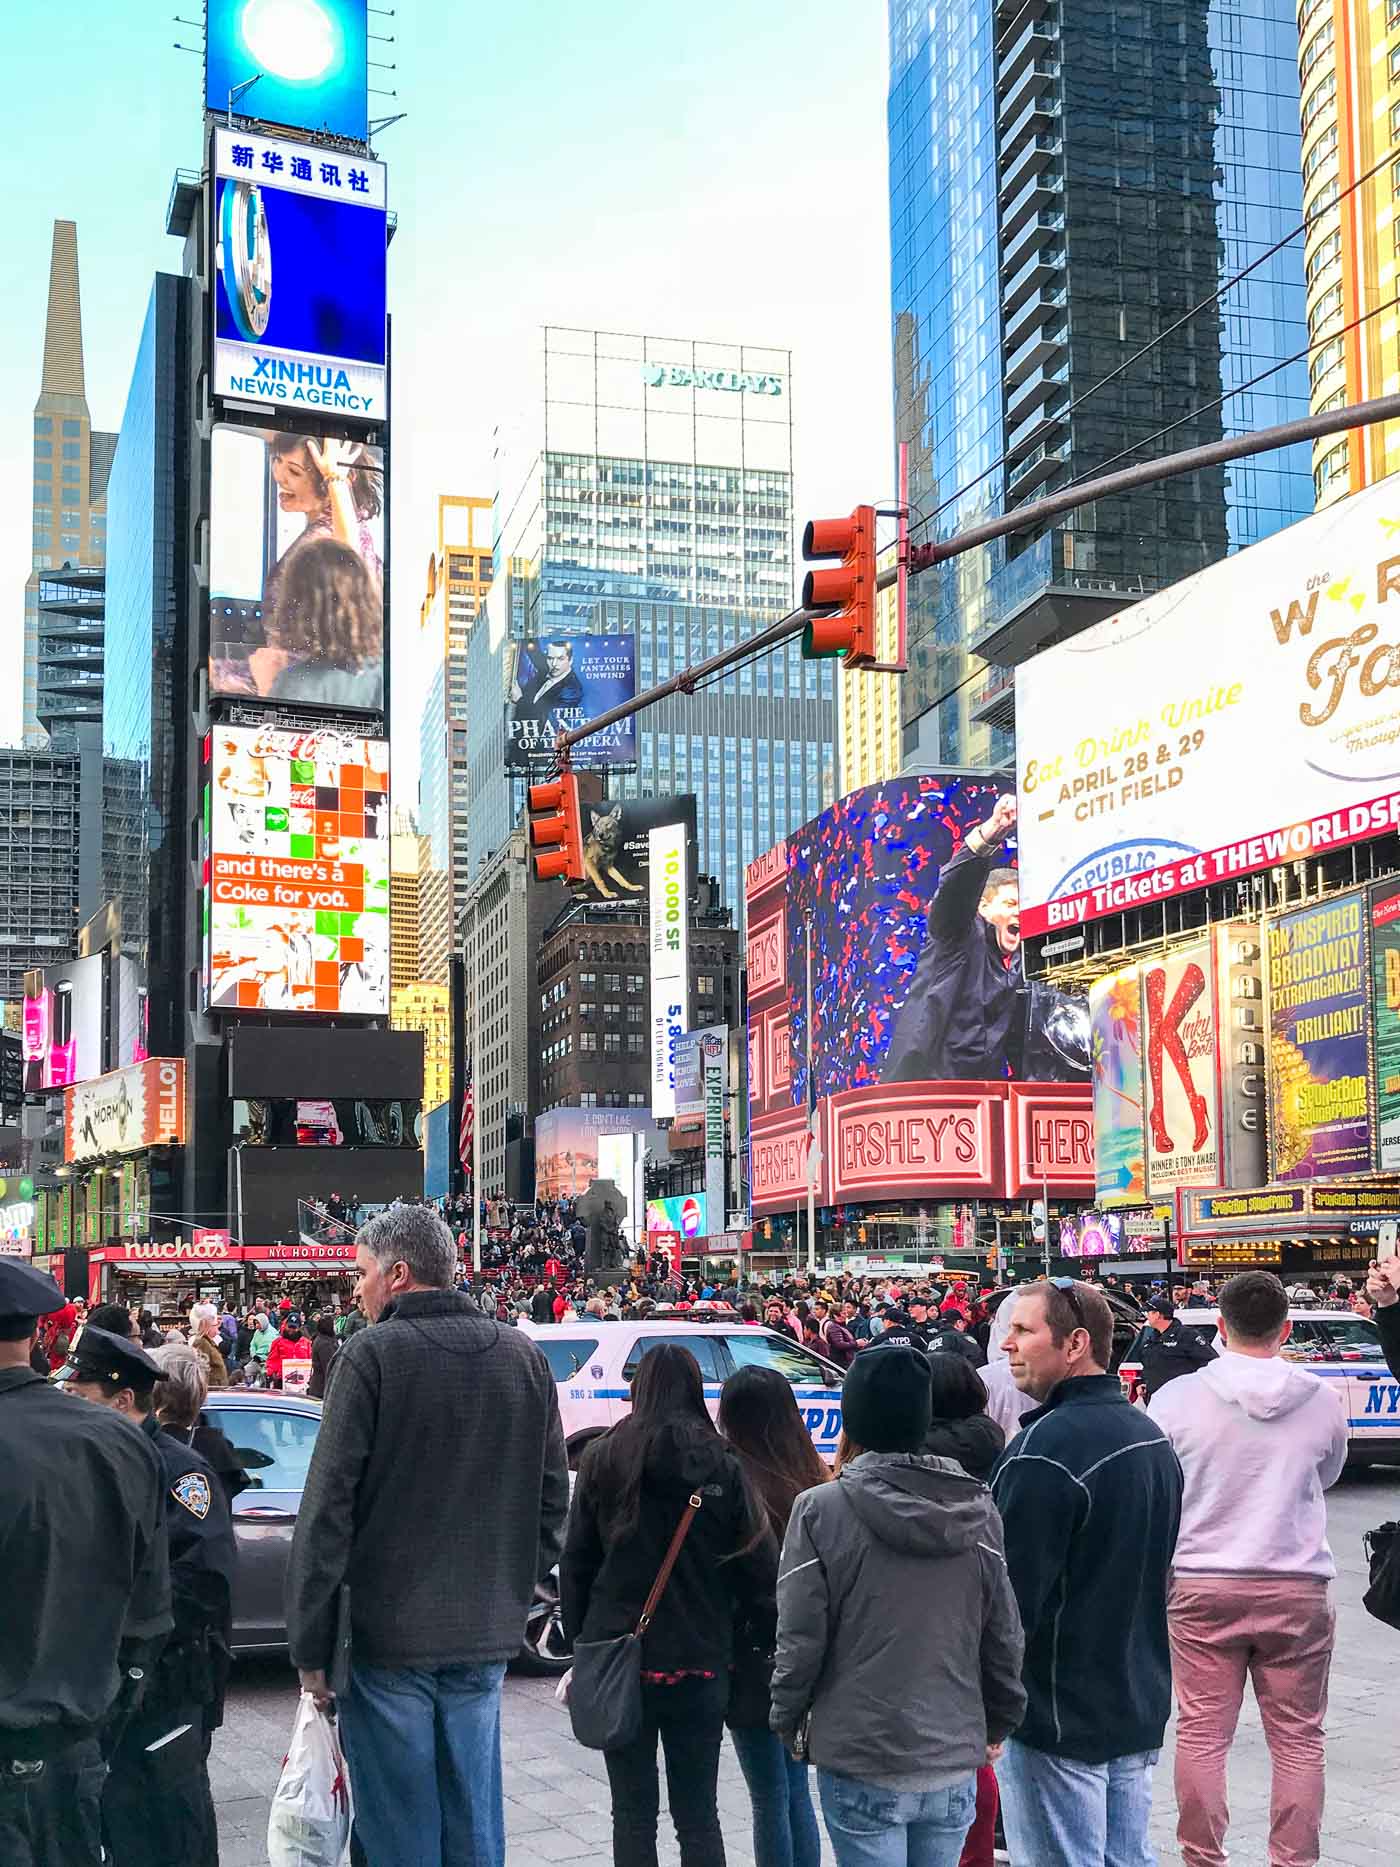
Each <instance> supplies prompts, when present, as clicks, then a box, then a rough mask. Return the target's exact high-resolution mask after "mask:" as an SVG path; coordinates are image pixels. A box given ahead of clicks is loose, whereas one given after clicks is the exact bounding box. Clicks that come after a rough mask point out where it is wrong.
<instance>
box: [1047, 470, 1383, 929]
mask: <svg viewBox="0 0 1400 1867" xmlns="http://www.w3.org/2000/svg"><path fill="white" fill-rule="evenodd" d="M1397 528H1400V480H1397V479H1389V480H1382V481H1380V482H1378V483H1377V484H1376V485H1375V486H1372V487H1370V488H1368V489H1367V490H1366V491H1365V492H1362V493H1356V494H1354V495H1353V496H1352V497H1351V498H1349V499H1343V500H1340V501H1338V502H1337V504H1335V505H1332V506H1329V507H1328V508H1327V509H1326V510H1325V511H1323V512H1319V513H1317V514H1315V515H1314V516H1313V517H1312V518H1309V519H1304V520H1303V521H1302V522H1301V523H1299V524H1297V525H1291V526H1289V527H1288V528H1287V529H1286V530H1284V531H1281V532H1277V533H1275V534H1274V536H1273V537H1272V538H1268V539H1266V540H1264V542H1263V543H1261V544H1257V545H1252V546H1251V547H1250V548H1249V550H1247V551H1241V552H1238V553H1237V554H1236V555H1235V556H1233V557H1228V558H1224V559H1222V560H1221V561H1220V563H1218V564H1213V565H1212V566H1211V567H1210V568H1209V569H1208V570H1203V571H1201V572H1199V573H1198V574H1197V575H1196V576H1194V577H1188V578H1186V579H1185V580H1184V581H1183V582H1181V583H1176V584H1173V585H1172V586H1171V587H1170V588H1169V589H1166V590H1160V591H1158V592H1157V593H1156V594H1155V595H1153V596H1150V597H1148V598H1147V599H1146V600H1145V601H1144V602H1141V603H1138V604H1135V605H1134V606H1133V607H1132V608H1130V609H1126V610H1124V611H1123V612H1122V613H1121V614H1120V615H1117V616H1113V617H1110V618H1109V619H1108V620H1107V621H1105V622H1101V623H1097V624H1096V625H1095V626H1094V627H1093V628H1091V629H1086V630H1084V631H1083V633H1082V634H1079V635H1076V636H1075V637H1074V638H1073V640H1071V641H1068V642H1062V643H1060V644H1059V646H1058V647H1055V648H1049V649H1046V650H1045V652H1044V653H1043V654H1040V655H1036V656H1035V657H1034V658H1033V659H1032V660H1030V661H1028V662H1026V663H1025V664H1024V665H1023V666H1021V667H1019V668H1018V669H1017V670H1016V755H1017V795H1018V798H1019V802H1020V835H1021V881H1022V932H1023V933H1025V934H1027V935H1035V934H1040V933H1043V932H1045V931H1047V930H1049V929H1055V928H1062V927H1069V926H1074V925H1077V924H1080V923H1082V922H1084V921H1087V920H1093V919H1095V918H1097V917H1098V916H1100V915H1105V914H1112V913H1115V912H1117V911H1119V910H1121V909H1124V908H1132V907H1139V906H1143V905H1145V904H1149V903H1152V902H1155V901H1161V900H1164V899H1165V898H1167V897H1169V896H1172V895H1179V894H1184V893H1188V892H1189V891H1191V890H1192V889H1196V888H1202V887H1205V886H1207V885H1208V884H1211V883H1216V882H1222V881H1229V880H1232V879H1233V878H1235V877H1237V876H1243V875H1247V874H1249V873H1251V872H1253V871H1255V870H1259V869H1267V868H1271V867H1274V866H1276V865H1278V864H1281V863H1285V862H1292V861H1297V860H1299V859H1300V858H1302V857H1305V856H1309V855H1315V854H1318V853H1319V852H1321V851H1323V850H1327V849H1334V848H1337V847H1339V846H1341V845H1344V844H1347V843H1355V842H1361V841H1364V840H1366V839H1367V838H1369V837H1375V836H1380V835H1383V834H1385V833H1387V832H1390V831H1393V830H1395V829H1396V828H1397V827H1400V529H1397ZM1222 618H1228V619H1229V626H1228V627H1222Z"/></svg>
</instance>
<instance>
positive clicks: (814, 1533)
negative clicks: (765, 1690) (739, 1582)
mask: <svg viewBox="0 0 1400 1867" xmlns="http://www.w3.org/2000/svg"><path fill="white" fill-rule="evenodd" d="M1021 1655H1022V1641H1021V1619H1020V1616H1019V1614H1018V1613H1017V1611H1016V1600H1015V1596H1014V1595H1013V1594H1012V1592H1011V1583H1010V1580H1009V1579H1008V1577H1007V1573H1006V1558H1005V1556H1004V1555H1003V1553H1002V1541H1001V1519H1000V1518H999V1517H998V1515H997V1512H996V1507H995V1505H994V1504H993V1503H992V1498H991V1493H990V1492H989V1491H988V1490H987V1487H986V1486H985V1485H983V1484H979V1483H978V1481H977V1480H976V1479H974V1478H969V1477H968V1476H967V1474H966V1472H964V1471H963V1470H962V1468H961V1466H959V1465H957V1464H956V1463H955V1462H954V1461H953V1460H952V1459H940V1458H932V1457H929V1456H927V1455H920V1454H914V1453H881V1452H865V1453H862V1454H861V1456H860V1457H859V1458H858V1459H856V1460H854V1461H853V1462H852V1463H851V1464H850V1465H848V1466H847V1467H846V1469H845V1470H844V1471H843V1472H842V1473H841V1476H840V1477H839V1478H838V1479H837V1480H836V1481H835V1483H834V1484H829V1485H818V1486H817V1487H816V1488H815V1489H814V1490H811V1491H804V1492H803V1494H802V1496H801V1497H799V1498H798V1500H797V1502H796V1504H795V1505H794V1506H793V1511H792V1516H791V1518H790V1520H789V1522H788V1531H787V1536H786V1538H785V1540H784V1542H783V1555H782V1563H781V1566H780V1568H779V1571H778V1651H777V1663H776V1665H775V1667H774V1670H773V1709H772V1715H771V1719H770V1722H771V1724H772V1727H773V1729H774V1730H775V1731H776V1732H778V1734H779V1735H780V1736H781V1737H782V1738H783V1739H784V1741H785V1742H787V1743H789V1744H791V1743H792V1741H793V1740H794V1738H795V1736H796V1734H797V1732H798V1728H799V1726H800V1725H801V1722H802V1719H803V1718H804V1716H806V1714H807V1713H808V1712H810V1713H811V1723H810V1726H809V1729H808V1733H807V1755H808V1757H809V1759H810V1760H811V1761H812V1762H813V1763H815V1764H817V1765H819V1766H820V1767H821V1768H822V1769H826V1770H832V1771H834V1772H836V1774H838V1775H840V1776H851V1777H855V1778H856V1779H858V1780H859V1781H861V1782H867V1783H878V1784H880V1785H882V1786H883V1787H885V1788H889V1789H910V1790H932V1789H941V1788H947V1787H948V1786H950V1785H951V1784H953V1783H957V1782H961V1781H963V1780H964V1779H965V1778H966V1777H967V1776H969V1775H970V1774H971V1773H972V1771H974V1770H975V1769H976V1768H977V1767H978V1765H979V1764H981V1763H983V1762H985V1761H986V1747H987V1745H988V1744H995V1743H1000V1741H1001V1740H1002V1739H1003V1738H1004V1737H1007V1736H1009V1734H1010V1733H1011V1732H1012V1731H1014V1730H1015V1729H1016V1727H1017V1725H1018V1724H1019V1723H1020V1722H1021V1715H1022V1713H1023V1712H1024V1711H1025V1708H1026V1694H1025V1692H1024V1690H1023V1689H1022V1686H1021Z"/></svg>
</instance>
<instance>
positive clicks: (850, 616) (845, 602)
mask: <svg viewBox="0 0 1400 1867" xmlns="http://www.w3.org/2000/svg"><path fill="white" fill-rule="evenodd" d="M802 555H803V557H804V558H807V559H811V558H840V560H841V562H840V564H838V565H833V566H831V567H830V568H825V569H822V570H809V571H808V572H807V575H806V577H805V578H804V579H803V583H802V607H803V609H806V610H811V611H815V612H817V613H815V614H813V615H812V617H811V619H810V621H809V622H808V624H807V626H806V628H805V629H804V630H803V632H802V652H803V654H804V655H806V656H807V657H808V658H809V659H816V658H818V657H821V656H823V655H840V656H841V657H842V659H843V660H844V662H845V664H846V666H847V667H859V666H860V665H861V664H862V663H863V662H867V661H876V660H878V659H879V657H878V655H877V653H876V644H875V508H874V506H857V507H856V509H855V511H854V512H853V513H852V514H851V515H850V517H849V518H846V519H810V520H809V521H808V523H807V529H806V530H805V531H804V532H803V534H802Z"/></svg>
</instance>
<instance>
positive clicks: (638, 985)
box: [627, 972, 646, 992]
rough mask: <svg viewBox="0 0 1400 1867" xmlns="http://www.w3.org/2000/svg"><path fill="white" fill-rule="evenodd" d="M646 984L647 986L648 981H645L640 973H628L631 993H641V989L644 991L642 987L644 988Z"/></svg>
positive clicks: (628, 984) (628, 986) (628, 987)
mask: <svg viewBox="0 0 1400 1867" xmlns="http://www.w3.org/2000/svg"><path fill="white" fill-rule="evenodd" d="M645 984H646V980H645V979H644V978H643V977H642V975H641V973H639V972H629V973H628V975H627V990H628V991H629V992H640V991H641V989H642V987H643V986H644V985H645Z"/></svg>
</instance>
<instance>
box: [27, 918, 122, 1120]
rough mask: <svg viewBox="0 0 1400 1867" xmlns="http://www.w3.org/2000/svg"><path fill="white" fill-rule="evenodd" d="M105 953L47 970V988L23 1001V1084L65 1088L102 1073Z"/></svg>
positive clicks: (36, 1088) (34, 1087) (35, 1088)
mask: <svg viewBox="0 0 1400 1867" xmlns="http://www.w3.org/2000/svg"><path fill="white" fill-rule="evenodd" d="M104 964H105V961H104V960H103V957H102V955H101V954H100V953H94V954H91V955H90V956H89V957H88V958H87V959H75V960H69V961H68V962H67V963H66V964H65V965H62V966H47V967H45V969H44V973H43V980H44V984H43V987H42V989H41V990H40V991H39V992H38V993H36V994H35V995H34V996H32V997H31V996H30V995H28V994H26V995H25V999H24V1038H23V1046H24V1086H25V1088H26V1090H28V1091H29V1092H30V1093H38V1092H41V1091H43V1090H45V1089H63V1088H65V1087H66V1086H67V1085H68V1084H69V1083H81V1082H85V1081H87V1080H88V1078H90V1077H93V1076H100V1075H101V1074H102V1064H103V1044H102V998H103V990H102V974H103V967H104Z"/></svg>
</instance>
